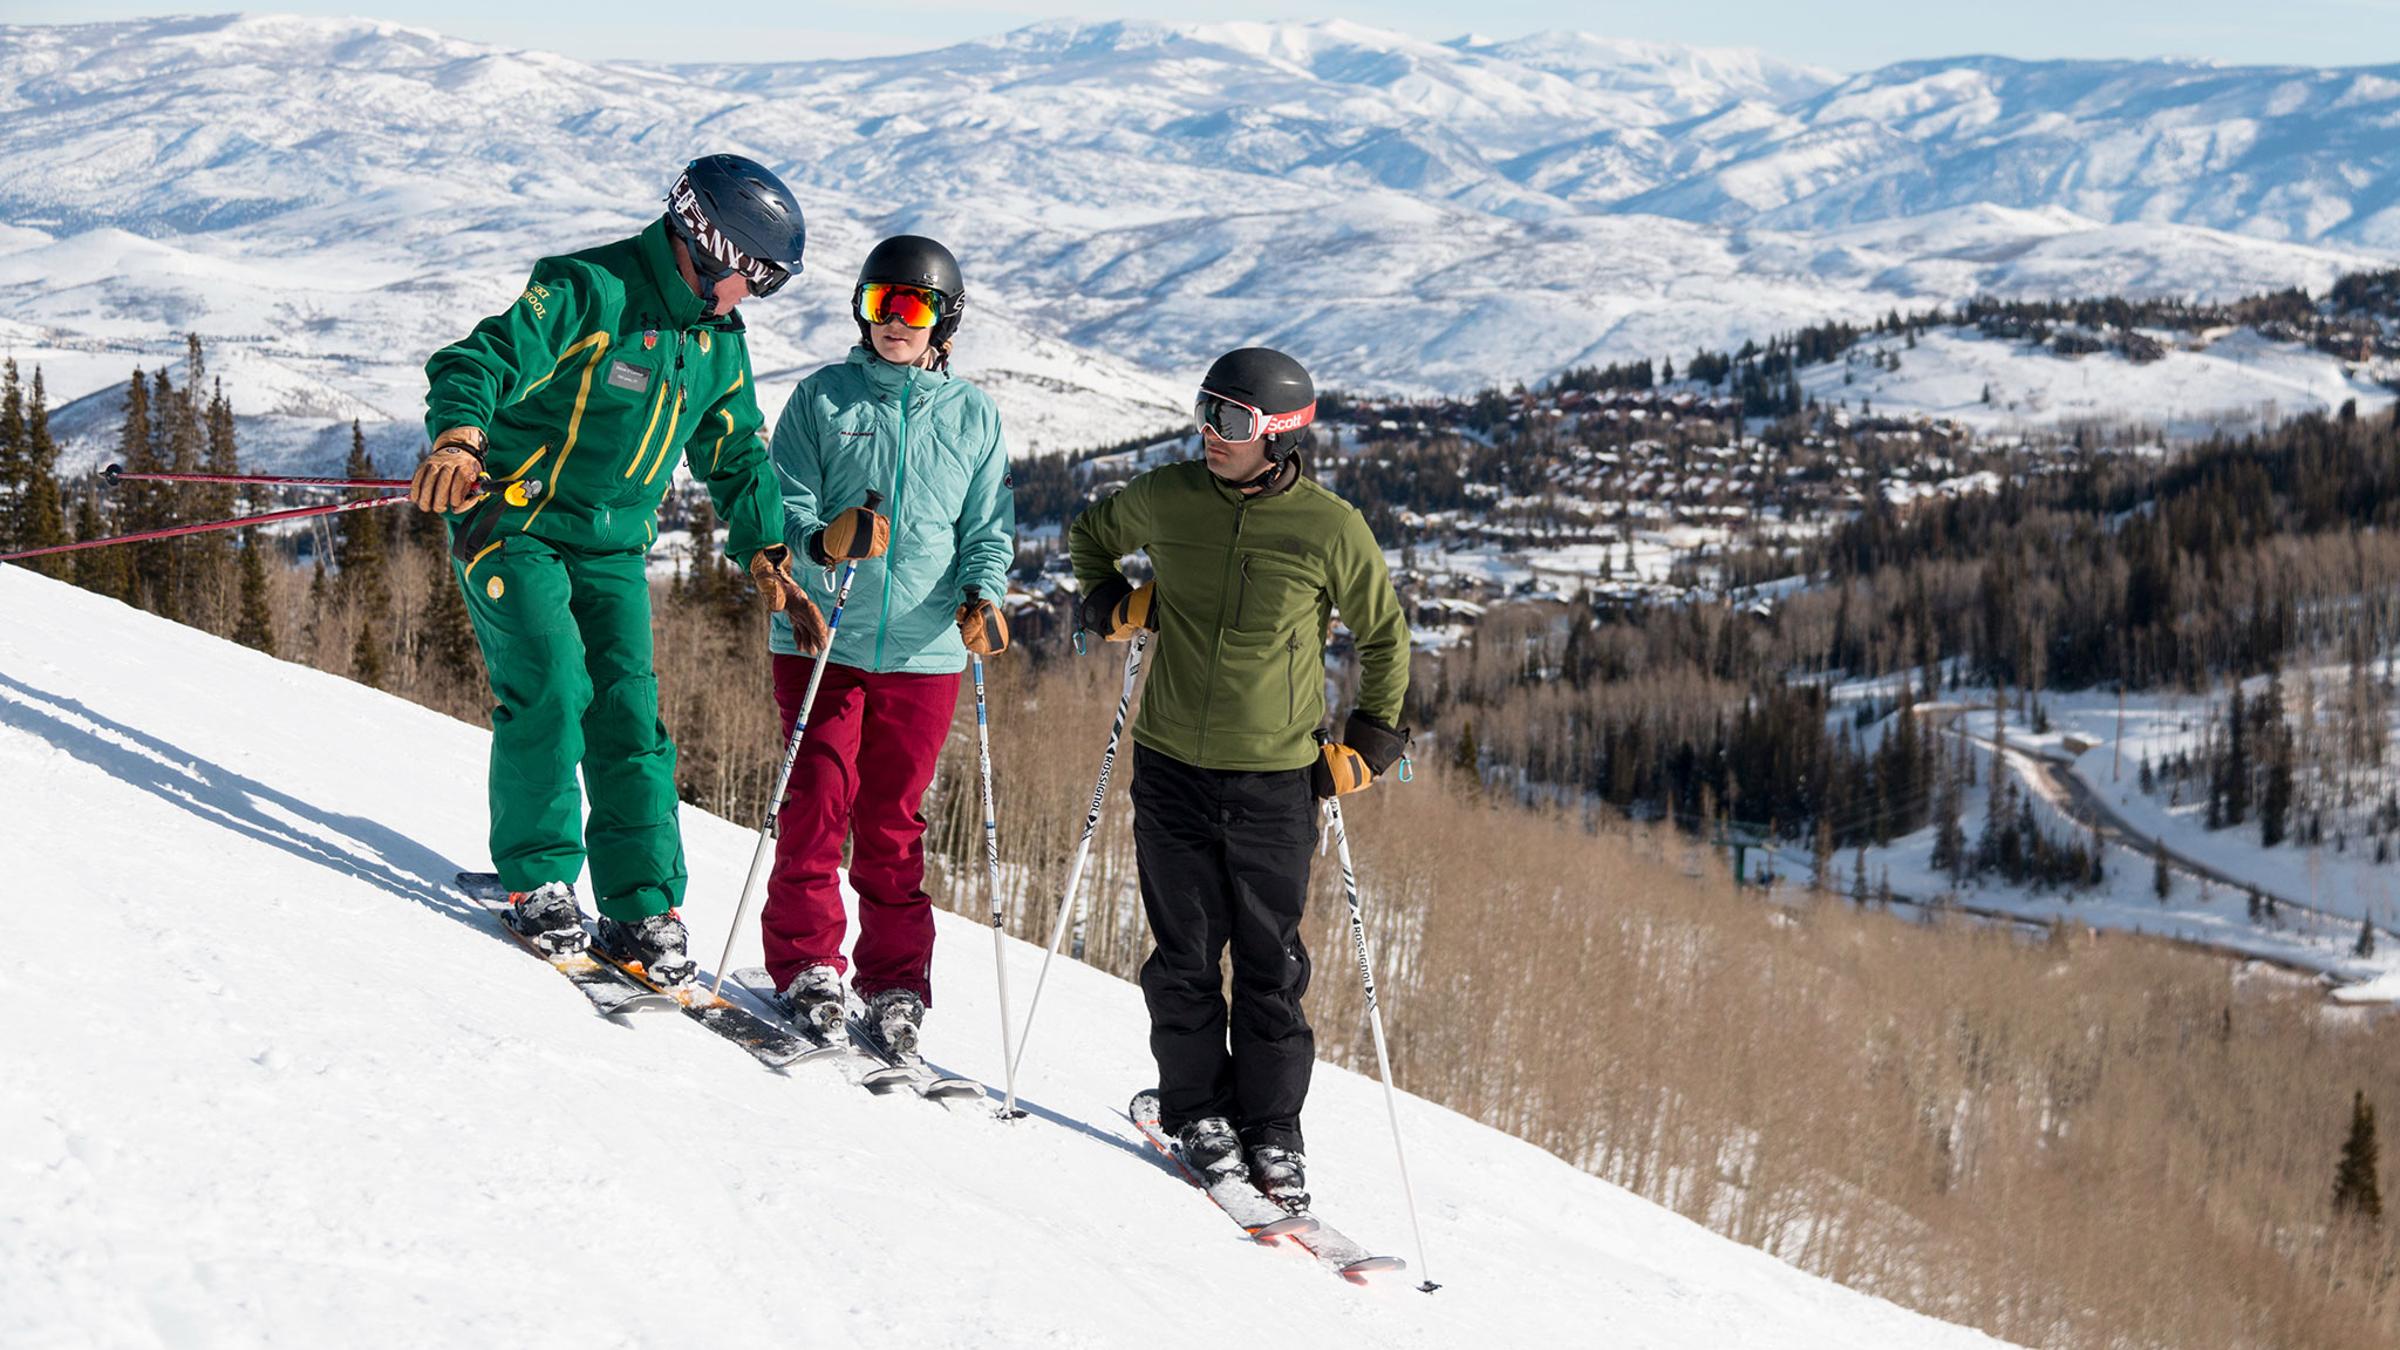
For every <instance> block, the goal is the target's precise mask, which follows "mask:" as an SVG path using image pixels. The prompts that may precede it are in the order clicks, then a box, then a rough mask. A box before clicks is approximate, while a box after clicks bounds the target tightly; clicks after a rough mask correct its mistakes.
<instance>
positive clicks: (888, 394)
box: [768, 347, 1017, 674]
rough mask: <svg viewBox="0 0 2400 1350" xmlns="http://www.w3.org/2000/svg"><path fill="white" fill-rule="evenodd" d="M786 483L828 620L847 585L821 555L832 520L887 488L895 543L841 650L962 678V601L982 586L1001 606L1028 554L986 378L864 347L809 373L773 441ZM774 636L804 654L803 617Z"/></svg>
mask: <svg viewBox="0 0 2400 1350" xmlns="http://www.w3.org/2000/svg"><path fill="white" fill-rule="evenodd" d="M768 455H769V456H770V457H771V458H772V459H773V460H774V461H775V470H776V473H777V474H778V475H779V476H780V477H781V478H782V480H783V514H784V539H785V542H786V543H788V544H790V545H791V549H792V555H793V557H792V561H793V569H792V570H793V572H794V573H795V574H796V575H797V576H798V577H799V578H800V584H801V586H802V587H803V588H805V589H806V590H807V591H808V594H809V598H810V599H812V600H815V601H816V602H817V608H819V609H821V610H823V611H825V613H826V615H827V616H828V617H831V615H832V614H833V588H832V587H831V586H829V585H827V584H826V581H825V573H824V570H823V569H822V568H819V567H817V566H815V565H814V564H813V563H811V562H810V561H809V560H808V540H809V537H810V536H811V535H813V534H815V533H816V532H817V531H819V530H821V529H823V528H824V527H825V520H826V518H827V517H829V516H833V515H838V514H840V513H841V512H843V511H845V510H848V509H849V508H850V507H853V506H860V505H864V504H865V502H866V499H867V489H869V488H873V489H875V490H876V491H878V492H881V493H882V494H883V498H884V500H883V506H882V508H881V509H882V511H883V514H884V515H886V516H889V517H890V518H891V522H892V539H891V548H890V549H889V551H887V552H886V553H885V554H884V555H883V556H882V557H880V558H869V559H867V560H866V561H864V562H862V563H860V564H859V565H858V579H857V581H856V582H855V583H854V584H853V585H852V586H851V588H850V603H849V605H848V606H847V607H846V608H845V609H843V611H842V627H841V631H840V632H839V633H837V634H835V635H834V639H833V659H834V660H836V661H839V662H841V663H842V664H843V665H845V666H850V667H853V668H855V669H858V670H866V671H876V672H883V671H905V672H908V673H911V674H951V673H955V672H957V671H960V670H964V669H965V668H966V665H967V647H966V644H965V643H964V642H961V641H960V640H959V636H958V606H959V603H960V601H961V600H962V599H963V598H964V596H965V591H966V588H967V587H969V586H974V587H976V588H977V589H978V590H980V591H981V593H982V594H983V595H984V596H985V597H986V598H987V599H990V600H992V601H994V602H997V601H999V600H1000V598H1001V597H1002V596H1003V595H1005V594H1006V593H1007V589H1008V568H1009V564H1010V563H1012V562H1014V561H1015V560H1016V552H1017V543H1016V530H1017V505H1016V495H1015V493H1014V492H1012V491H1011V490H1010V483H1009V473H1008V446H1007V444H1006V443H1005V442H1004V441H1003V440H1002V439H1001V436H1000V411H999V409H997V408H995V407H993V406H992V401H991V399H989V398H987V397H986V396H985V395H984V392H983V391H982V390H980V389H977V388H976V387H975V386H974V385H971V384H969V383H967V382H966V381H965V380H962V379H958V378H957V377H955V376H952V375H949V374H946V373H943V372H940V371H932V370H921V369H918V368H916V367H914V366H895V365H893V364H891V363H890V362H888V361H885V360H883V359H882V358H881V357H878V356H876V355H875V354H874V353H872V352H870V351H868V350H867V349H866V348H864V347H853V348H851V349H850V359H849V360H848V361H845V362H843V363H842V364H841V365H838V366H827V367H825V368H824V369H822V370H819V371H817V372H816V373H815V374H813V375H810V376H809V377H808V378H807V379H805V380H802V381H801V382H800V387H799V388H798V389H796V390H794V391H793V392H792V399H791V402H789V403H786V404H785V405H784V406H783V416H782V417H781V418H779V419H778V420H777V421H776V423H775V439H774V441H773V442H772V443H771V444H770V445H769V446H768ZM770 644H771V645H772V647H773V649H774V650H775V651H777V652H781V653H784V654H786V655H790V654H793V653H796V652H797V651H798V650H799V648H798V647H796V646H795V645H794V644H793V642H792V625H791V623H790V622H789V621H788V620H786V619H785V618H784V617H783V616H782V615H780V614H778V615H776V616H775V624H774V633H773V636H772V637H771V638H770Z"/></svg>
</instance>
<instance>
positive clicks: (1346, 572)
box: [1067, 460, 1409, 770]
mask: <svg viewBox="0 0 2400 1350" xmlns="http://www.w3.org/2000/svg"><path fill="white" fill-rule="evenodd" d="M1067 542H1068V551H1069V553H1070V555H1071V556H1072V558H1073V561H1074V565H1075V576H1076V579H1077V580H1078V581H1079V582H1081V583H1082V585H1083V588H1084V591H1085V593H1086V594H1089V593H1090V591H1091V589H1092V588H1093V587H1095V586H1098V585H1101V584H1102V583H1104V582H1107V581H1109V580H1110V579H1112V578H1117V577H1121V576H1122V575H1123V573H1122V572H1121V571H1120V570H1119V569H1118V566H1117V560H1118V559H1119V558H1122V557H1123V556H1124V555H1126V554H1128V553H1131V552H1133V551H1134V550H1136V549H1146V550H1148V552H1149V555H1150V565H1151V568H1152V570H1153V572H1154V573H1155V576H1156V579H1157V583H1158V591H1157V596H1156V614H1157V619H1158V635H1157V637H1156V638H1154V639H1153V640H1152V644H1151V645H1152V648H1153V650H1154V651H1155V653H1156V657H1155V661H1154V662H1153V664H1152V666H1151V670H1150V683H1149V685H1148V687H1147V688H1146V689H1145V690H1144V691H1143V693H1142V710H1141V712H1140V714H1139V715H1137V716H1136V717H1135V718H1134V723H1133V738H1134V740H1135V741H1137V742H1139V743H1140V744H1143V745H1146V746H1149V747H1150V748H1151V749H1153V750H1156V751H1158V752H1159V753H1161V754H1165V755H1171V756H1173V757H1174V758H1176V759H1179V760H1182V761H1183V762H1184V763H1186V764H1192V765H1196V766H1198V767H1200V768H1204V769H1225V770H1269V769H1297V768H1300V767H1303V766H1305V765H1307V764H1309V763H1310V762H1312V761H1314V760H1315V759H1316V757H1317V747H1316V741H1315V732H1316V730H1317V728H1318V727H1319V726H1321V725H1322V724H1323V723H1324V721H1325V640H1326V637H1327V635H1328V633H1329V631H1330V628H1329V625H1330V622H1331V619H1332V615H1333V612H1334V611H1335V610H1337V609H1338V610H1339V611H1340V612H1341V617H1342V622H1343V624H1344V625H1345V626H1347V627H1348V628H1349V629H1350V633H1351V636H1352V637H1353V638H1355V639H1356V640H1357V644H1358V663H1359V682H1358V711H1359V712H1361V713H1364V714H1365V715H1367V716H1368V717H1372V718H1374V719H1375V720H1377V721H1379V722H1382V723H1383V724H1385V725H1386V726H1397V725H1399V720H1400V704H1401V699H1402V697H1403V696H1404V695H1406V694H1407V692H1408V645H1409V644H1408V622H1407V620H1406V619H1405V618H1403V617H1402V615H1401V611H1400V597H1399V595H1398V594H1397V593H1396V592H1394V591H1393V589H1392V582H1391V577H1390V576H1389V575H1388V574H1387V573H1386V572H1385V570H1384V566H1383V550H1382V549H1381V548H1379V547H1377V545H1376V543H1375V536H1374V535H1373V534H1372V533H1370V532H1369V531H1368V529H1367V522H1366V520H1365V518H1363V517H1362V516H1360V515H1359V513H1358V508H1357V507H1354V506H1352V505H1351V504H1350V503H1348V502H1346V501H1343V500H1342V499H1341V498H1340V497H1337V496H1335V495H1334V494H1333V493H1332V492H1331V491H1329V490H1327V489H1326V488H1325V487H1323V486H1321V485H1320V484H1318V483H1316V482H1314V481H1313V480H1311V479H1310V478H1308V476H1307V475H1306V474H1302V475H1301V476H1300V477H1298V478H1297V479H1296V480H1294V481H1293V483H1292V484H1291V486H1290V487H1288V488H1285V489H1282V490H1276V491H1268V492H1262V493H1260V494H1258V495H1256V496H1248V497H1245V496H1243V495H1242V494H1241V493H1240V492H1238V491H1236V490H1235V489H1233V488H1232V487H1229V486H1227V485H1226V484H1225V483H1223V482H1221V481H1219V480H1218V478H1217V476H1216V475H1215V474H1212V473H1210V472H1209V471H1208V465H1207V464H1206V463H1205V462H1204V461H1200V460H1191V461H1187V462H1185V463H1181V464H1169V465H1167V466H1165V467H1164V468H1159V469H1153V470H1152V471H1150V472H1149V473H1146V474H1143V475H1142V476H1141V477H1139V478H1136V479H1134V480H1133V481H1132V482H1130V483H1128V484H1126V485H1125V488H1124V490H1123V491H1121V492H1119V493H1117V494H1116V495H1115V496H1113V497H1110V498H1109V499H1108V500H1106V501H1104V502H1101V503H1099V504H1098V505H1096V506H1093V507H1092V508H1091V509H1089V510H1087V511H1085V512H1084V513H1083V514H1082V515H1081V516H1078V517H1076V520H1075V523H1074V525H1073V526H1072V527H1070V529H1069V530H1068V532H1067Z"/></svg>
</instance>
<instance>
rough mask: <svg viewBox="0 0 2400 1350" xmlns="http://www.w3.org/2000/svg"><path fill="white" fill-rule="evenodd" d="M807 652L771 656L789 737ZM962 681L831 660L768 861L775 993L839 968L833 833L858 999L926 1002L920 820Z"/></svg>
mask: <svg viewBox="0 0 2400 1350" xmlns="http://www.w3.org/2000/svg"><path fill="white" fill-rule="evenodd" d="M815 664H816V658H814V657H808V656H783V655H778V656H776V658H775V703H776V705H777V706H778V707H780V708H781V709H782V710H783V734H784V736H785V738H786V739H787V740H788V739H789V738H790V736H791V734H792V719H793V718H794V717H796V716H797V715H798V714H799V711H800V696H801V695H802V694H803V693H804V692H805V691H806V690H807V688H808V676H809V671H810V669H811V667H813V666H814V665H815ZM958 685H959V677H958V675H957V673H956V672H953V673H951V674H948V675H909V674H898V673H894V674H882V675H878V674H871V673H869V672H867V671H863V670H858V669H855V668H854V667H850V666H845V665H843V664H841V663H840V662H838V661H835V662H827V663H826V666H825V680H824V683H823V684H821V685H819V686H818V688H817V702H816V706H815V707H813V708H811V709H809V716H808V735H807V736H806V737H805V738H804V739H802V741H801V742H800V756H799V758H798V759H797V760H795V761H794V762H793V764H792V785H791V791H790V792H789V793H787V794H786V795H785V797H784V802H783V810H782V812H781V813H780V814H779V816H778V819H779V821H780V823H781V825H782V832H781V835H780V837H779V838H778V839H777V841H776V849H775V867H774V870H773V871H772V872H771V873H769V874H768V877H767V904H766V911H765V913H764V914H763V915H762V916H761V918H760V927H761V933H760V937H761V940H762V942H763V944H764V946H765V948H766V954H767V974H768V975H769V976H770V977H772V978H773V979H774V981H775V984H776V986H777V987H778V988H780V987H782V986H784V985H786V984H789V983H791V980H792V977H793V976H795V975H798V974H799V973H800V972H801V971H803V970H806V969H807V968H808V967H810V966H818V965H829V966H832V967H834V968H835V969H837V970H840V969H845V968H847V967H846V966H845V963H844V962H843V960H842V936H843V933H844V932H845V931H846V929H847V928H848V921H847V917H846V916H845V915H844V914H843V912H842V891H841V883H840V881H839V879H838V878H837V877H836V875H835V873H836V871H837V869H838V868H840V866H841V862H842V838H843V836H844V835H848V836H849V838H850V840H851V847H850V885H851V887H852V889H854V890H856V891H857V892H858V944H857V946H856V947H855V948H854V949H853V950H852V958H853V963H854V964H855V968H856V974H855V975H854V977H853V978H852V979H851V982H850V983H851V987H852V988H853V989H855V990H856V991H857V992H858V994H859V995H860V996H861V997H872V996H873V995H875V994H877V993H880V992H882V991H883V990H886V989H913V990H915V991H916V993H917V996H918V997H920V998H922V999H924V1000H925V1001H926V1003H927V1004H928V1005H930V1004H931V1003H932V1002H933V985H932V976H933V901H932V900H931V898H930V897H928V896H927V895H926V894H925V816H924V813H923V812H922V811H921V810H920V809H919V808H920V807H921V806H922V805H923V803H924V800H925V787H926V785H927V784H928V783H931V782H932V781H933V768H934V763H935V761H936V760H938V759H939V758H940V757H941V753H942V741H943V739H944V738H945V737H947V736H948V735H949V734H950V719H951V715H952V714H953V713H954V712H955V711H956V710H957V708H958Z"/></svg>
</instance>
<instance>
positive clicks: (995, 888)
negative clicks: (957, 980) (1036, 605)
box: [966, 586, 1025, 1120]
mask: <svg viewBox="0 0 2400 1350" xmlns="http://www.w3.org/2000/svg"><path fill="white" fill-rule="evenodd" d="M966 595H967V600H968V602H969V603H973V602H974V601H977V600H980V599H982V598H983V597H982V596H981V595H980V594H978V593H977V591H976V589H975V588H974V587H973V586H969V587H967V588H966ZM967 663H968V664H969V665H970V666H972V667H973V668H974V671H975V760H976V764H977V767H978V768H979V769H980V770H981V771H982V776H983V870H984V874H985V884H986V885H987V886H989V887H990V889H991V893H992V972H993V975H994V976H995V978H997V979H998V981H999V984H1000V1062H1001V1063H1002V1064H1004V1065H1006V1066H1007V1073H1008V1095H1007V1097H1005V1098H1004V1099H1002V1102H1001V1106H1000V1118H1001V1119H1002V1120H1016V1119H1019V1118H1021V1117H1022V1116H1024V1114H1025V1113H1024V1112H1023V1111H1020V1110H1018V1109H1017V1055H1016V1048H1015V1045H1014V1044H1013V1042H1012V1039H1011V1038H1012V1037H1013V1036H1014V1035H1015V1030H1014V1028H1012V1027H1011V1026H1010V1025H1009V1016H1008V943H1007V940H1006V938H1005V937H1004V936H1003V932H1002V926H1001V925H1002V917H1001V908H1000V818H999V815H998V813H997V812H995V811H994V810H993V809H992V729H991V719H990V717H989V716H988V715H987V714H986V713H985V711H984V699H983V654H982V653H980V652H969V653H968V654H967Z"/></svg>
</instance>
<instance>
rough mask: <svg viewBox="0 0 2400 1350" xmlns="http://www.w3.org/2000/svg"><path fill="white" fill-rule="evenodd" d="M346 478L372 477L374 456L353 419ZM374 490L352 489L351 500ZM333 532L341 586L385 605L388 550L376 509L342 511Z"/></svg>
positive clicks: (385, 527) (362, 498)
mask: <svg viewBox="0 0 2400 1350" xmlns="http://www.w3.org/2000/svg"><path fill="white" fill-rule="evenodd" d="M342 475H343V476H344V477H346V478H373V477H375V476H376V473H375V459H374V456H372V455H369V454H368V453H367V438H366V434H365V432H364V431H362V430H361V429H360V427H359V424H358V422H357V421H356V420H353V421H352V422H351V423H350V458H349V461H348V462H347V463H345V464H344V465H343V466H342ZM377 495H378V494H376V493H373V492H363V491H362V492H353V493H351V494H350V499H351V500H352V501H365V500H367V499H369V498H372V497H375V496H377ZM334 522H335V527H336V533H335V536H334V544H333V561H334V566H335V567H337V568H339V569H340V571H341V581H342V589H343V590H344V591H345V592H347V593H348V594H349V595H351V596H352V597H353V598H356V599H358V600H360V601H362V602H364V603H366V604H367V605H368V606H369V607H370V608H379V609H388V608H389V607H390V604H391V577H390V576H389V575H388V573H387V572H386V570H385V565H386V563H387V561H388V559H389V555H390V550H389V549H388V548H387V547H386V546H387V544H388V542H389V541H388V539H387V538H386V535H387V533H388V531H389V528H390V526H389V523H388V521H387V519H386V518H385V517H384V516H383V514H382V513H381V512H379V511H345V512H343V513H342V514H340V515H338V516H335V517H334Z"/></svg>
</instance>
